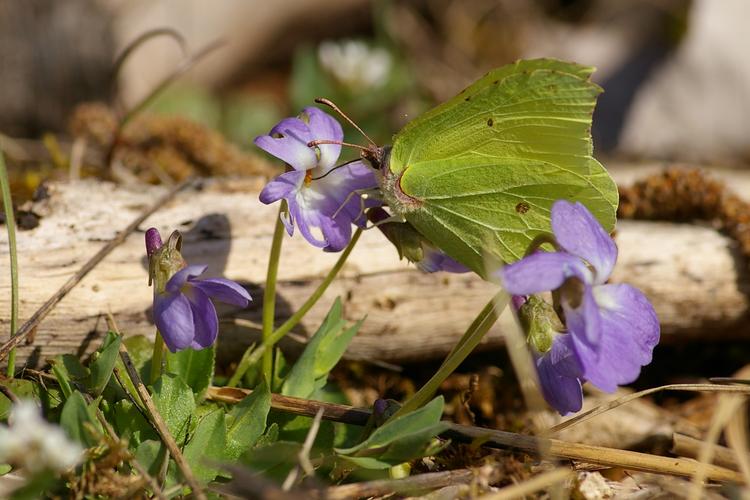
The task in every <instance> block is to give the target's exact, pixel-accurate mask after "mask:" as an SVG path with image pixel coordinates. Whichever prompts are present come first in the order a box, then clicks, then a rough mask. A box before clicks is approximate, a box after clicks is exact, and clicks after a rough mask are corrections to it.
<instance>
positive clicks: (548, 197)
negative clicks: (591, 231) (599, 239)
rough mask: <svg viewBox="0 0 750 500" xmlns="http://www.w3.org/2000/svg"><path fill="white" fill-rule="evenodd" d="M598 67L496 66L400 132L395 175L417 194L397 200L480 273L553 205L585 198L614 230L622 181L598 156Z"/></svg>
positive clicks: (519, 252)
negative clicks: (594, 121) (594, 131)
mask: <svg viewBox="0 0 750 500" xmlns="http://www.w3.org/2000/svg"><path fill="white" fill-rule="evenodd" d="M592 71H593V70H592V68H588V67H584V66H580V65H577V64H572V63H565V62H561V61H555V60H543V59H542V60H532V61H519V62H517V63H515V64H512V65H509V66H505V67H503V68H500V69H497V70H494V71H492V72H490V73H488V74H487V75H485V76H484V77H483V78H482V79H480V80H479V81H477V82H476V83H474V84H473V85H471V86H470V87H468V88H467V89H466V90H464V91H463V92H462V93H460V94H459V95H458V96H456V97H455V98H453V99H451V100H450V101H448V102H446V103H444V104H442V105H440V106H438V107H436V108H434V109H433V110H431V111H429V112H428V113H426V114H424V115H422V116H421V117H419V118H417V119H416V120H414V121H412V122H411V123H410V124H409V125H407V126H406V127H405V128H404V129H403V130H402V131H401V132H400V133H399V134H398V135H397V136H396V138H395V140H394V143H393V149H392V150H391V154H390V159H389V166H388V168H389V170H390V172H389V173H388V175H389V176H391V177H392V178H396V179H398V182H395V183H393V186H394V189H400V190H401V191H402V192H403V194H404V195H406V196H407V197H410V198H411V200H412V201H413V203H408V204H406V205H403V206H401V207H397V208H396V211H400V212H402V213H401V215H403V216H404V217H405V218H406V219H407V220H408V221H409V222H411V223H412V224H413V225H414V227H416V228H417V230H418V231H420V232H421V233H422V234H423V235H424V236H425V237H427V238H428V239H430V240H432V242H433V243H435V244H436V245H437V246H439V247H440V248H442V249H443V250H444V251H445V252H446V253H448V254H449V255H450V256H451V257H453V258H454V259H456V260H458V261H459V262H462V263H463V264H465V265H466V266H468V267H470V268H472V269H473V270H474V271H476V272H477V273H479V274H481V275H484V274H485V272H484V270H485V267H486V262H487V259H488V258H489V259H490V260H499V261H503V262H512V261H514V260H517V259H519V258H520V257H522V256H523V254H524V252H525V250H526V248H527V247H528V245H529V243H530V242H531V241H532V240H533V239H534V237H536V236H537V235H539V234H540V233H549V232H550V208H551V206H552V203H553V202H554V201H555V200H557V199H561V198H565V199H569V200H575V201H580V202H581V203H583V204H584V205H586V207H587V208H588V209H589V210H590V211H591V212H592V213H593V214H594V215H595V216H596V217H597V218H598V219H599V221H600V222H601V223H602V224H603V225H604V227H605V228H606V229H608V230H611V229H612V228H613V227H614V223H615V210H616V208H617V187H616V185H615V184H614V182H613V181H612V179H611V178H610V176H609V174H608V173H607V172H606V170H605V169H604V167H602V165H601V164H599V162H597V161H596V160H595V159H594V158H593V157H592V149H593V148H592V142H591V131H590V130H591V115H592V113H593V109H594V105H595V104H596V97H597V95H598V94H599V93H600V92H601V89H600V88H599V87H598V86H596V85H595V84H594V83H592V82H591V81H590V80H589V76H590V75H591V73H592Z"/></svg>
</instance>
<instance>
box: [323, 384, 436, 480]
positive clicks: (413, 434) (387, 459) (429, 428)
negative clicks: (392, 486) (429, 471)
mask: <svg viewBox="0 0 750 500" xmlns="http://www.w3.org/2000/svg"><path fill="white" fill-rule="evenodd" d="M442 415H443V397H442V396H440V397H438V398H435V399H433V400H432V401H431V402H429V403H428V404H426V405H425V406H423V407H422V408H420V409H418V410H416V411H414V412H412V413H408V414H406V415H404V416H402V417H398V418H395V419H393V420H389V421H388V422H386V423H385V424H384V425H383V426H382V427H378V428H377V429H375V431H374V432H373V433H372V434H371V435H370V437H368V438H367V439H366V440H364V441H363V442H362V443H360V444H358V445H356V446H353V447H351V448H345V449H341V448H337V449H336V453H338V454H339V455H340V456H341V457H342V458H344V459H346V460H347V461H349V462H352V463H354V464H355V465H358V466H359V467H363V468H366V469H387V468H389V467H392V466H394V465H397V464H400V463H403V462H408V461H409V460H413V459H415V458H418V457H423V456H428V455H432V454H435V453H437V452H438V451H440V450H441V449H442V448H443V446H444V445H442V444H440V443H439V442H437V441H436V440H435V437H436V436H437V435H438V434H440V433H441V432H443V431H444V430H445V429H446V428H447V424H446V423H445V422H441V420H440V419H441V417H442Z"/></svg>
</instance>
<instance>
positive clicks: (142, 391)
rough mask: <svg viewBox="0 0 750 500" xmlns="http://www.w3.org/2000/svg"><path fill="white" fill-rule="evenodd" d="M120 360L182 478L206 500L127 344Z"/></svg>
mask: <svg viewBox="0 0 750 500" xmlns="http://www.w3.org/2000/svg"><path fill="white" fill-rule="evenodd" d="M120 358H121V359H122V362H123V364H124V365H125V370H126V371H127V372H128V376H129V377H130V380H131V381H132V382H133V385H135V388H136V391H138V396H139V397H140V398H141V402H142V403H143V406H145V407H146V411H147V412H148V416H149V420H150V421H151V422H153V424H154V427H155V428H156V432H157V433H158V434H159V437H160V438H161V440H162V442H163V443H164V446H166V447H167V450H168V451H169V454H170V455H172V458H173V459H174V461H175V463H176V464H177V467H178V468H179V469H180V472H181V473H182V476H183V477H184V478H185V482H187V484H188V486H190V489H191V490H192V491H193V496H194V497H195V498H197V499H198V500H206V495H205V494H204V493H203V490H202V488H201V486H200V484H199V483H198V480H197V479H196V478H195V475H194V474H193V471H192V470H191V469H190V465H189V464H188V463H187V461H186V460H185V457H184V456H183V455H182V452H181V451H180V448H179V447H178V446H177V443H176V442H175V440H174V437H173V436H172V434H171V433H170V432H169V429H167V424H166V423H165V422H164V419H163V418H162V416H161V414H160V413H159V411H158V410H157V409H156V405H154V401H153V400H152V399H151V395H150V394H149V393H148V389H146V386H145V385H143V382H142V381H141V378H140V377H139V376H138V371H137V370H136V369H135V366H134V365H133V361H132V360H131V359H130V355H129V354H128V350H127V348H126V347H125V344H120Z"/></svg>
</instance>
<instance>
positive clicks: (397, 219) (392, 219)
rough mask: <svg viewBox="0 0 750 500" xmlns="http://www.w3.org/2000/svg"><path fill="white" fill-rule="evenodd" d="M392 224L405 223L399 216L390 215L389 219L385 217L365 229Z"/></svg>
mask: <svg viewBox="0 0 750 500" xmlns="http://www.w3.org/2000/svg"><path fill="white" fill-rule="evenodd" d="M392 222H393V223H397V224H404V223H405V222H406V219H404V218H403V217H402V216H401V215H391V216H390V217H387V218H385V219H383V220H379V221H377V222H373V223H372V225H370V226H367V227H365V229H372V228H375V227H378V226H381V225H383V224H390V223H392Z"/></svg>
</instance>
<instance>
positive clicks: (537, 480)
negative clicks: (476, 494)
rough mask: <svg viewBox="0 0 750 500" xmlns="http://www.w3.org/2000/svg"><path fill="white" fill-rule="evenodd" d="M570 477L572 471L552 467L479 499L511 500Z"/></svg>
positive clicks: (544, 488) (558, 483)
mask: <svg viewBox="0 0 750 500" xmlns="http://www.w3.org/2000/svg"><path fill="white" fill-rule="evenodd" d="M571 477H573V471H571V470H570V469H566V468H564V467H560V468H559V469H553V470H551V471H548V472H544V473H542V474H539V475H537V476H534V477H532V478H531V479H529V480H527V481H523V482H521V483H518V484H514V485H512V486H506V487H505V488H503V489H501V490H500V491H497V492H495V493H490V494H488V495H484V496H482V497H480V500H513V499H515V498H523V497H525V496H526V495H531V494H532V493H536V492H537V491H541V490H546V489H548V488H550V487H553V486H558V485H560V483H563V482H565V481H567V480H568V479H570V478H571Z"/></svg>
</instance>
